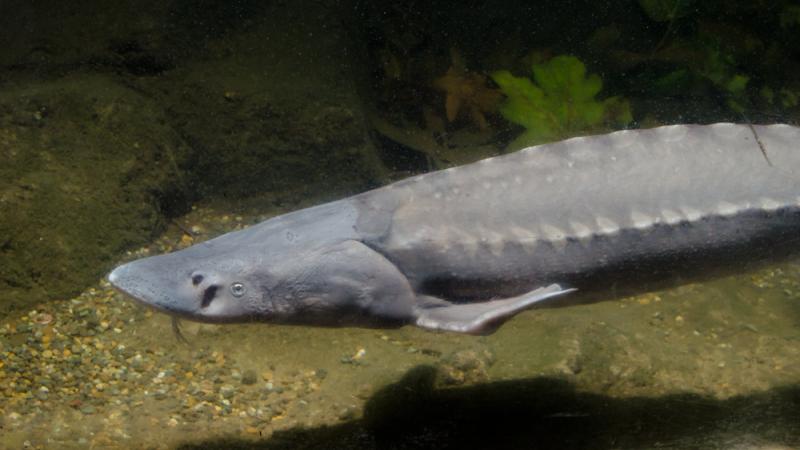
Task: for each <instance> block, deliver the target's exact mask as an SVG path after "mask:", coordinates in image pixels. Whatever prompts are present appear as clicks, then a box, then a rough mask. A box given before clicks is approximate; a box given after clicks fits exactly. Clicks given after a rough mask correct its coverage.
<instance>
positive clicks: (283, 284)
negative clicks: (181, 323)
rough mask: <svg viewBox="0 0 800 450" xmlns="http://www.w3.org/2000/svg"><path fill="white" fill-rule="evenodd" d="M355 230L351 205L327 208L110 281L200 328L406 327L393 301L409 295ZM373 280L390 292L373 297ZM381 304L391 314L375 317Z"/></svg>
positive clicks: (131, 267) (153, 260)
mask: <svg viewBox="0 0 800 450" xmlns="http://www.w3.org/2000/svg"><path fill="white" fill-rule="evenodd" d="M357 220H358V212H357V209H356V207H355V206H354V205H353V204H352V203H350V202H346V201H339V202H333V203H328V204H325V205H321V206H318V207H314V208H308V209H305V210H300V211H297V212H294V213H290V214H286V215H283V216H279V217H276V218H273V219H270V220H267V221H265V222H262V223H260V224H258V225H254V226H252V227H250V228H247V229H244V230H241V231H236V232H232V233H228V234H225V235H222V236H220V237H217V238H215V239H212V240H209V241H206V242H203V243H199V244H196V245H194V246H191V247H189V248H186V249H183V250H180V251H177V252H174V253H170V254H165V255H159V256H153V257H149V258H144V259H140V260H136V261H132V262H129V263H127V264H123V265H121V266H119V267H117V268H116V269H114V270H113V271H112V272H111V274H109V276H108V279H109V281H110V282H111V284H113V285H114V286H115V287H116V288H117V289H119V290H120V291H122V292H124V293H126V294H128V295H129V296H131V297H133V298H134V299H136V300H137V301H138V302H140V303H143V304H145V305H147V306H150V307H153V308H155V309H157V310H160V311H162V312H165V313H168V314H170V315H173V316H177V317H181V318H186V319H190V320H195V321H200V322H249V321H267V322H278V323H301V324H314V325H345V324H351V323H356V324H359V325H363V323H359V321H367V322H369V321H371V320H377V319H386V318H387V317H389V319H397V320H400V319H405V316H407V315H408V314H409V312H408V311H407V309H408V308H406V310H403V309H402V307H399V306H397V305H404V303H403V302H396V303H391V301H392V300H394V299H395V298H396V297H397V296H399V295H403V294H409V293H410V288H409V287H408V286H407V283H406V281H405V278H404V277H402V276H401V275H399V274H398V273H395V272H392V270H395V269H394V266H391V265H390V264H389V263H388V262H387V261H385V260H384V259H383V257H382V256H380V255H379V254H377V253H375V252H374V251H372V250H371V249H369V248H368V247H367V246H365V245H364V244H362V243H361V242H359V241H358V235H357V234H358V232H357V230H356V228H357V227H356V223H357ZM384 269H385V270H384ZM376 280H384V281H385V282H382V283H380V284H379V285H378V286H377V287H376V286H375V283H374V282H375V281H376ZM378 296H380V299H381V300H380V301H386V302H389V303H387V304H388V305H390V306H388V307H384V308H382V309H381V310H380V311H379V312H375V311H372V312H371V311H369V309H370V308H371V307H375V305H376V303H375V302H374V300H376V299H377V298H378ZM392 305H393V306H392ZM398 308H399V309H398ZM373 312H374V313H375V314H373ZM370 315H373V316H376V317H377V316H380V317H377V319H376V317H369V316H370Z"/></svg>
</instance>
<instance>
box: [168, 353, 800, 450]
mask: <svg viewBox="0 0 800 450" xmlns="http://www.w3.org/2000/svg"><path fill="white" fill-rule="evenodd" d="M434 377H435V370H434V369H433V368H431V367H425V366H420V367H417V368H415V369H413V370H411V371H410V372H409V373H407V374H406V376H405V377H404V378H403V379H402V380H400V381H399V382H398V383H395V384H393V385H390V386H387V387H386V388H384V389H383V390H381V391H379V392H378V393H376V394H375V395H374V396H373V397H372V398H371V399H370V400H369V402H368V403H367V406H366V408H365V411H364V418H363V419H362V420H358V421H352V422H348V423H344V424H341V425H337V426H332V427H320V428H314V429H302V428H297V429H293V430H289V431H283V432H277V433H275V434H274V435H273V436H271V437H270V438H269V439H267V440H263V441H255V442H253V441H249V440H238V439H220V440H213V441H205V442H196V443H191V444H186V445H182V446H181V447H179V448H181V449H185V450H188V449H201V448H202V449H208V448H226V449H229V448H230V449H297V448H305V449H309V448H312V449H317V448H320V449H322V448H325V449H331V448H358V449H363V448H391V449H411V448H437V449H445V448H454V449H455V448H458V449H463V448H493V449H495V448H514V449H516V448H525V449H530V448H545V449H547V448H554V449H555V448H557V449H562V448H578V449H599V448H731V447H739V448H751V447H760V446H770V445H772V446H775V445H776V444H777V445H782V446H787V447H795V446H798V445H800V386H788V387H781V388H775V389H772V390H769V391H765V392H763V393H758V394H754V395H750V396H743V397H735V398H731V399H727V400H714V399H710V398H706V397H702V396H698V395H688V394H677V395H668V396H663V397H656V398H643V397H634V398H612V397H608V396H604V395H598V394H591V393H582V392H577V391H576V390H575V387H574V386H573V385H572V384H571V383H569V382H566V381H561V380H556V379H552V378H532V379H526V380H515V381H504V382H496V383H488V384H484V385H479V386H471V387H467V388H451V389H435V388H434V387H433V386H434V384H433V382H434ZM771 448H779V447H771Z"/></svg>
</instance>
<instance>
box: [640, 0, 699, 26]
mask: <svg viewBox="0 0 800 450" xmlns="http://www.w3.org/2000/svg"><path fill="white" fill-rule="evenodd" d="M692 3H694V1H693V0H639V6H641V7H642V10H644V12H645V14H647V17H649V18H650V19H652V20H654V21H656V22H671V21H673V20H675V19H680V18H681V17H684V16H687V15H689V14H690V13H691V12H692V10H691V6H692Z"/></svg>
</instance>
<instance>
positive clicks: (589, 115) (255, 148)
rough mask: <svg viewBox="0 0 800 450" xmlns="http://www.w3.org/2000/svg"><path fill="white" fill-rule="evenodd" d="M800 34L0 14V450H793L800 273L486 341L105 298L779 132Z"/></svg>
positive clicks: (222, 12)
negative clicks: (476, 168)
mask: <svg viewBox="0 0 800 450" xmlns="http://www.w3.org/2000/svg"><path fill="white" fill-rule="evenodd" d="M798 33H800V6H798V5H797V2H796V1H790V0H785V1H775V2H745V1H731V0H726V1H721V0H713V1H711V0H710V1H705V2H699V1H691V0H664V1H651V0H638V1H630V2H596V1H588V0H587V1H583V0H576V1H569V2H518V1H499V0H498V1H486V2H466V3H464V2H460V3H459V2H446V1H439V2H429V1H417V0H412V1H409V2H380V1H370V2H367V1H361V0H320V1H308V2H303V1H299V2H285V1H274V2H261V1H252V0H240V1H235V2H224V1H213V0H203V1H196V2H189V1H185V0H158V1H155V0H154V1H149V0H148V1H144V0H143V1H137V2H124V1H123V2H111V3H109V2H102V1H84V2H77V3H70V2H55V1H52V2H51V1H47V0H41V1H37V2H30V1H22V0H19V1H18V0H8V1H4V2H0V448H9V449H19V448H68V449H69V448H75V449H84V448H120V449H123V448H124V449H127V448H157V449H162V448H163V449H172V448H191V449H194V448H197V449H200V448H215V447H216V448H268V449H273V448H287V449H288V448H292V449H293V448H325V449H328V448H358V449H361V448H459V449H461V448H584V449H595V448H648V449H649V448H664V447H666V448H762V449H778V448H800V262H798V261H793V262H787V263H783V264H781V265H776V266H772V267H768V268H764V269H761V270H759V271H757V272H752V273H745V274H740V275H737V276H732V277H728V278H722V279H718V280H713V281H709V282H706V283H703V284H690V285H685V286H681V287H677V288H675V289H672V290H668V291H664V292H655V293H649V294H646V295H642V296H639V297H636V298H625V299H616V300H611V301H607V302H603V303H598V304H594V305H587V306H580V307H573V308H564V309H548V310H535V311H528V312H525V313H523V314H521V315H519V316H518V317H515V318H514V319H513V320H511V321H510V322H509V323H508V324H506V325H505V326H503V327H502V328H501V329H500V330H499V331H498V332H497V333H496V334H494V335H491V336H488V337H470V336H461V335H455V334H444V333H430V332H424V331H421V330H419V329H416V328H412V327H406V328H402V329H397V330H363V329H320V328H303V327H282V326H270V325H263V324H252V325H244V326H210V325H198V324H192V323H186V322H184V323H182V324H181V329H182V334H183V336H184V337H185V340H186V342H185V343H184V342H182V341H181V340H179V339H178V338H177V337H176V336H175V334H174V332H173V326H172V323H171V321H170V319H169V318H168V317H166V316H164V315H160V314H155V313H152V312H150V311H148V310H145V309H144V308H142V307H140V306H137V305H136V304H134V303H133V302H132V301H130V300H128V299H125V298H123V297H122V296H121V295H120V294H119V293H117V292H115V291H114V290H112V289H111V288H110V286H109V285H108V283H107V282H105V281H102V280H101V277H102V276H103V275H104V274H105V273H107V272H108V271H109V270H110V269H111V268H112V267H113V266H114V265H115V264H116V263H118V262H122V261H121V260H129V259H134V258H137V257H141V256H145V255H151V254H157V253H162V252H166V251H171V250H174V249H176V248H181V247H185V246H187V245H190V244H192V243H194V242H197V241H200V240H205V239H208V238H210V237H213V236H216V235H218V234H221V233H223V232H226V231H230V230H234V229H237V228H240V227H242V226H245V225H247V224H252V223H256V222H258V221H260V220H262V219H264V218H265V217H267V216H271V215H274V214H279V213H283V212H287V211H290V210H294V209H298V208H301V207H305V206H310V205H312V204H318V203H322V202H323V201H326V200H332V199H338V198H342V197H345V196H347V195H351V194H354V193H356V192H362V191H364V190H367V189H370V188H373V187H377V186H380V185H384V184H387V183H389V182H391V181H392V180H397V179H400V178H404V177H406V176H409V175H413V174H417V173H422V172H425V171H428V170H433V169H441V168H444V167H450V166H455V165H459V164H463V163H466V162H469V161H474V160H477V159H480V158H484V157H487V156H493V155H496V154H500V153H504V152H508V151H510V150H513V149H515V148H518V146H519V145H529V144H532V143H538V142H545V141H550V140H558V139H561V138H566V137H569V136H574V135H584V134H589V133H601V132H606V131H609V130H612V129H618V128H624V127H631V128H637V127H641V128H645V127H651V126H657V125H662V124H668V123H688V122H692V123H694V122H696V123H710V122H718V121H735V122H752V123H777V122H783V123H794V124H796V123H798V121H800V100H799V99H800V84H798V78H797V73H798V70H800V65H798V62H797V61H798V55H800V46H799V45H798V43H800V39H797V36H798ZM537 72H538V75H537ZM548 75H550V76H551V77H550V78H552V79H565V80H568V81H565V82H564V84H563V85H558V83H550V84H548V82H547V80H548ZM514 80H516V82H518V83H521V84H524V85H525V86H526V87H527V89H523V90H522V91H519V92H515V91H514V90H513V89H510V88H509V82H513V81H514ZM531 98H533V99H536V100H537V101H531V100H530V99H531ZM509 99H514V100H516V101H517V103H516V108H515V107H514V105H513V104H512V105H511V106H509V103H514V102H509V101H508V100H509ZM545 99H546V100H545ZM520 105H522V106H520ZM521 117H522V118H525V119H524V120H523V119H522V118H521ZM531 118H532V119H531ZM698 151H703V149H698ZM193 204H197V205H201V206H200V207H198V208H196V209H193V210H192V206H191V205H193ZM209 205H213V206H209ZM241 211H255V212H254V213H253V214H246V213H242V212H241ZM256 213H258V214H265V216H259V217H256V216H255V215H254V214H256ZM240 214H241V215H240ZM164 230H166V231H165V232H164ZM162 232H163V234H162ZM190 234H194V235H196V238H190V237H189V236H190ZM142 245H145V247H142ZM140 247H141V248H140ZM126 251H127V252H128V253H127V254H126V253H125V252H126ZM81 292H82V293H81ZM6 311H11V312H10V313H8V314H6Z"/></svg>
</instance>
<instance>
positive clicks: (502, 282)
mask: <svg viewBox="0 0 800 450" xmlns="http://www.w3.org/2000/svg"><path fill="white" fill-rule="evenodd" d="M799 232H800V129H798V128H796V127H791V126H788V125H770V126H754V127H750V126H748V125H734V124H714V125H708V126H698V125H676V126H666V127H660V128H655V129H650V130H626V131H619V132H615V133H611V134H607V135H601V136H590V137H582V138H574V139H569V140H566V141H562V142H556V143H552V144H545V145H541V146H537V147H532V148H529V149H525V150H522V151H519V152H516V153H514V154H510V155H505V156H501V157H496V158H490V159H486V160H482V161H479V162H477V163H474V164H470V165H467V166H463V167H458V168H453V169H447V170H443V171H439V172H434V173H430V174H425V175H421V176H418V177H414V178H411V179H408V180H404V181H400V182H397V183H394V184H392V185H389V186H386V187H383V188H380V189H376V190H373V191H370V192H366V193H364V194H360V195H357V196H354V197H350V198H348V199H344V200H340V201H337V202H333V203H329V204H326V205H321V206H318V207H315V208H309V209H306V210H301V211H296V212H294V213H290V214H287V215H284V216H280V217H277V218H274V219H271V220H268V221H266V222H263V223H261V224H258V225H256V226H253V227H251V228H249V229H247V230H243V231H239V232H236V233H231V234H228V235H224V236H221V237H219V238H217V239H214V240H211V241H208V242H207V243H204V244H199V245H197V246H194V247H191V248H189V249H186V250H183V251H180V252H176V253H173V254H170V255H162V256H158V257H154V258H148V259H145V260H141V261H135V262H133V263H129V264H128V265H123V266H121V267H120V268H118V269H117V270H115V272H113V273H112V274H111V276H110V279H111V281H112V282H113V283H114V284H115V285H117V286H118V287H119V288H120V289H122V290H123V291H125V292H128V293H130V294H131V295H133V296H134V297H135V298H137V299H139V300H140V301H143V302H145V303H148V304H150V305H152V306H155V307H157V308H160V309H163V310H167V311H168V312H172V313H175V314H179V315H183V316H187V317H189V318H193V319H197V320H206V321H218V320H228V321H243V320H266V321H273V322H283V323H300V324H318V325H360V326H389V325H398V324H403V323H415V324H417V325H419V326H422V327H425V328H432V329H444V330H451V331H460V332H467V333H474V334H482V333H489V332H491V331H493V330H494V329H496V327H497V326H499V325H500V324H502V323H503V322H504V321H505V320H507V319H508V318H510V317H511V316H513V315H514V314H516V313H517V312H519V311H521V310H523V309H526V308H529V307H532V306H533V305H539V306H561V305H566V304H571V303H575V302H586V301H596V300H601V299H605V298H612V297H614V296H616V295H625V294H629V293H633V292H637V291H643V290H649V289H654V288H658V287H663V286H668V285H672V284H675V283H680V282H685V281H686V280H691V279H695V278H702V277H708V276H713V275H716V274H717V273H720V272H725V271H730V270H731V269H734V270H741V268H742V267H743V266H746V265H747V264H750V263H756V262H761V261H772V260H775V259H778V258H782V257H786V256H789V255H793V254H796V253H797V252H798V251H800V235H799V234H798V233H799ZM167 267H169V269H165V268H167ZM175 267H177V268H179V269H177V270H175V269H173V268H175ZM212 269H213V270H212ZM198 273H201V274H202V275H203V276H202V278H203V280H202V281H201V282H200V283H198V284H197V285H195V284H192V283H190V284H191V286H189V287H187V283H186V280H187V279H191V278H192V274H195V275H196V274H198ZM215 277H216V278H217V280H216V281H213V280H214V279H215ZM235 280H247V281H246V282H241V281H238V283H240V284H242V285H245V284H246V285H247V286H245V287H246V291H247V292H248V293H249V295H252V297H248V294H244V295H242V296H240V297H237V298H233V297H231V298H224V296H222V295H221V294H222V293H223V291H225V293H228V294H229V293H230V292H227V291H230V287H231V286H232V285H233V284H232V283H237V281H235ZM195 281H196V277H195ZM204 283H216V284H208V286H217V288H216V289H215V290H214V292H213V294H214V295H213V296H210V297H211V300H208V298H209V294H208V292H209V291H208V288H207V286H206V284H204ZM201 285H202V286H201ZM573 291H575V292H573ZM233 292H235V293H238V291H233ZM567 294H569V295H567ZM229 297H230V295H229ZM203 298H205V299H206V300H207V301H206V303H208V304H206V305H205V306H203V301H202V300H203ZM198 299H199V300H198ZM217 300H220V301H217ZM215 302H216V303H217V304H216V305H215ZM214 308H218V309H217V310H215V309H214ZM215 311H216V312H215Z"/></svg>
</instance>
